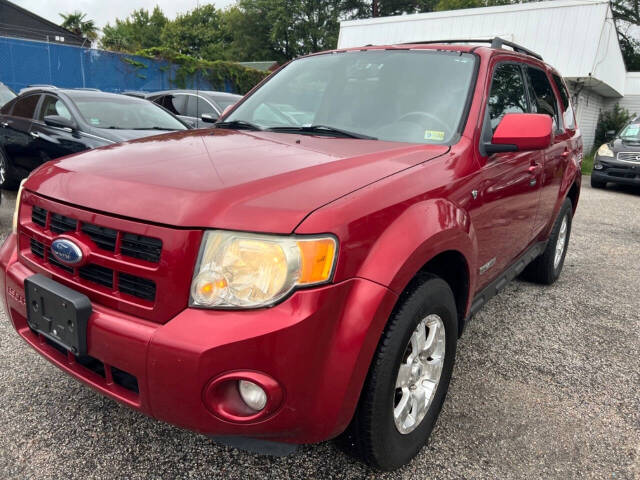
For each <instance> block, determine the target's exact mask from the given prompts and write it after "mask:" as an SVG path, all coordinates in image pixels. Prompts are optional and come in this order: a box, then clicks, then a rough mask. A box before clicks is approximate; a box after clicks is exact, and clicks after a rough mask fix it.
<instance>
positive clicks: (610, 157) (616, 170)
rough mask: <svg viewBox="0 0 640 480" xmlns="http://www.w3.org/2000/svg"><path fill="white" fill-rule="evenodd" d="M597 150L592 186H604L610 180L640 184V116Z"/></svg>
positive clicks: (613, 133)
mask: <svg viewBox="0 0 640 480" xmlns="http://www.w3.org/2000/svg"><path fill="white" fill-rule="evenodd" d="M608 133H609V134H610V135H611V136H613V139H612V140H611V141H610V142H608V143H605V144H604V145H602V146H601V147H600V148H599V149H598V151H597V152H596V156H595V158H594V161H593V172H591V186H592V187H594V188H604V187H605V186H606V185H607V183H608V182H610V183H622V184H625V185H638V186H640V117H636V118H634V119H633V120H631V122H629V123H628V124H627V125H625V126H624V128H623V129H622V130H620V132H618V134H615V132H608Z"/></svg>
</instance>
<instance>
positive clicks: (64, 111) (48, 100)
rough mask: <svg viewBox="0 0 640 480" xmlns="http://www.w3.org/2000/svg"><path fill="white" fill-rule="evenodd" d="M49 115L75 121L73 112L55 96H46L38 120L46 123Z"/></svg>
mask: <svg viewBox="0 0 640 480" xmlns="http://www.w3.org/2000/svg"><path fill="white" fill-rule="evenodd" d="M49 115H57V116H59V117H63V118H66V119H67V120H73V118H72V116H71V112H69V109H68V108H67V107H66V105H65V104H64V103H63V101H62V100H60V99H59V98H57V97H54V96H53V95H46V96H45V97H44V100H43V101H42V105H41V106H40V113H38V120H40V121H44V117H47V116H49Z"/></svg>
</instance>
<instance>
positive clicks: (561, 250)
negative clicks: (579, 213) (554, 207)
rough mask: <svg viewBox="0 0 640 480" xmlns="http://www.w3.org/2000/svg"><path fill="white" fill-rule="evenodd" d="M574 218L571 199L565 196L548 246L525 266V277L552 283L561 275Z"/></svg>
mask: <svg viewBox="0 0 640 480" xmlns="http://www.w3.org/2000/svg"><path fill="white" fill-rule="evenodd" d="M572 218H573V206H572V204H571V200H569V199H568V198H565V200H564V202H563V203H562V207H561V208H560V213H559V214H558V217H557V218H556V221H555V223H554V225H553V229H552V230H551V235H550V236H549V240H548V241H547V247H546V248H545V249H544V252H542V255H540V256H539V257H538V258H536V259H535V260H534V261H532V262H531V263H530V264H529V265H528V266H527V268H525V270H524V272H523V273H522V276H523V278H525V279H526V280H529V281H531V282H535V283H541V284H543V285H551V284H552V283H554V282H555V281H556V280H557V279H558V277H560V273H561V272H562V267H563V265H564V258H565V256H566V255H567V249H568V247H569V238H570V236H571V220H572Z"/></svg>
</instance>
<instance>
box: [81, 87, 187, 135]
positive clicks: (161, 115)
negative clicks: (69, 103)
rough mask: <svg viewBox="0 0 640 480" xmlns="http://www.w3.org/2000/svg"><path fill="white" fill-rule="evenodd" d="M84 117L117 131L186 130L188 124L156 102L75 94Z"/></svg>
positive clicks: (101, 126)
mask: <svg viewBox="0 0 640 480" xmlns="http://www.w3.org/2000/svg"><path fill="white" fill-rule="evenodd" d="M73 101H74V103H75V105H76V106H77V107H78V110H79V111H80V114H81V115H82V117H83V118H84V120H85V121H86V122H87V123H88V124H89V125H91V126H93V127H96V128H112V129H117V130H185V129H186V128H187V127H185V126H184V124H182V123H181V122H179V121H178V120H176V119H175V118H174V117H173V116H171V115H170V114H169V113H167V112H166V111H164V110H163V109H162V108H160V107H158V106H157V105H156V104H154V103H151V102H149V101H146V100H140V101H136V100H134V99H133V98H132V97H125V96H123V97H122V98H119V97H117V96H115V95H114V96H113V97H111V96H108V97H107V96H104V97H101V96H98V95H94V96H82V97H77V96H76V97H73Z"/></svg>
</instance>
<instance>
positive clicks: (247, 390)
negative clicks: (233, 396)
mask: <svg viewBox="0 0 640 480" xmlns="http://www.w3.org/2000/svg"><path fill="white" fill-rule="evenodd" d="M238 390H239V391H240V396H241V397H242V400H243V401H244V403H246V404H247V405H248V406H249V407H250V408H252V409H253V410H255V411H258V412H259V411H260V410H262V409H263V408H264V407H265V406H266V405H267V394H266V393H265V391H264V390H263V389H262V387H260V386H259V385H257V384H255V383H253V382H250V381H249V380H240V381H238Z"/></svg>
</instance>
